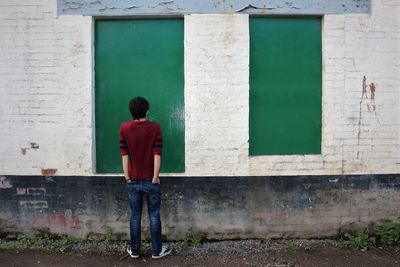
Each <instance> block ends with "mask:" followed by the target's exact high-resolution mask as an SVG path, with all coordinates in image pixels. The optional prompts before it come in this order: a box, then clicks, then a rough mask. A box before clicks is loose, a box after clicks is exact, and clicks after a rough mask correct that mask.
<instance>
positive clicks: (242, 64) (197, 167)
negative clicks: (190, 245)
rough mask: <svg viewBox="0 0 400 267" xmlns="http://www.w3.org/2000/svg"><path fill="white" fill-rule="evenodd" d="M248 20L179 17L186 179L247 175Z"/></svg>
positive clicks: (223, 17)
mask: <svg viewBox="0 0 400 267" xmlns="http://www.w3.org/2000/svg"><path fill="white" fill-rule="evenodd" d="M248 18H249V17H248V15H189V16H185V115H186V117H185V142H186V151H185V154H186V172H187V174H189V175H238V174H244V173H247V164H243V162H242V160H241V159H243V160H246V159H247V157H248V156H247V155H248V147H249V145H248V142H247V140H248V125H249V122H248V114H249V104H248V102H249V22H248Z"/></svg>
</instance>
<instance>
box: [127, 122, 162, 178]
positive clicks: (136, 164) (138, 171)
mask: <svg viewBox="0 0 400 267" xmlns="http://www.w3.org/2000/svg"><path fill="white" fill-rule="evenodd" d="M119 135H120V148H121V155H129V168H128V172H129V177H130V179H131V180H134V181H135V180H151V179H152V177H153V172H154V155H161V153H162V133H161V128H160V125H159V124H158V123H156V122H150V121H141V120H132V121H127V122H124V123H122V124H121V128H120V134H119Z"/></svg>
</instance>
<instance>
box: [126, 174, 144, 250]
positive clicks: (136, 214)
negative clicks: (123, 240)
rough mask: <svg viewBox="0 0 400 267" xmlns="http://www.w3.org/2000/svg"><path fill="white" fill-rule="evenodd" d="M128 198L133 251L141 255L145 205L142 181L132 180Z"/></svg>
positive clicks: (129, 185)
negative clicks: (143, 208) (142, 222)
mask: <svg viewBox="0 0 400 267" xmlns="http://www.w3.org/2000/svg"><path fill="white" fill-rule="evenodd" d="M128 199H129V206H130V207H131V220H130V232H131V251H132V254H133V255H139V252H140V241H141V236H140V235H141V228H140V224H141V219H142V206H143V190H142V182H132V183H129V184H128Z"/></svg>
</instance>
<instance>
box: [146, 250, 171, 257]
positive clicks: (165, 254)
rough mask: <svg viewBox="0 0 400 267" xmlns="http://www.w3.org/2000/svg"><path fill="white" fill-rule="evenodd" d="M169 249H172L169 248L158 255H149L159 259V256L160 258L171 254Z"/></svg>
mask: <svg viewBox="0 0 400 267" xmlns="http://www.w3.org/2000/svg"><path fill="white" fill-rule="evenodd" d="M171 251H172V250H171V249H169V251H168V252H166V253H164V254H162V255H158V256H154V255H151V257H152V258H153V259H159V258H162V257H165V256H167V255H169V254H171Z"/></svg>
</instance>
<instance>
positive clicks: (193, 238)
mask: <svg viewBox="0 0 400 267" xmlns="http://www.w3.org/2000/svg"><path fill="white" fill-rule="evenodd" d="M202 241H203V238H202V237H201V236H200V235H198V234H193V233H187V234H186V236H185V239H183V240H182V241H181V242H180V243H179V246H180V247H181V248H189V247H195V246H198V245H200V243H201V242H202Z"/></svg>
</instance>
